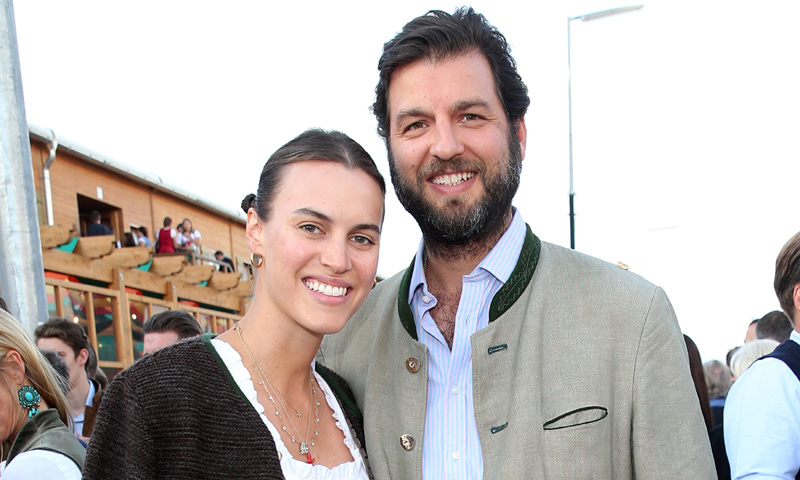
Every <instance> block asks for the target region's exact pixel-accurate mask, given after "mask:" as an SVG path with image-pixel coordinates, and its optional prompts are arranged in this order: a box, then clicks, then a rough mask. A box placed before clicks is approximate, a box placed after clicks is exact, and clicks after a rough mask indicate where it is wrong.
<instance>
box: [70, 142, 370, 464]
mask: <svg viewBox="0 0 800 480" xmlns="http://www.w3.org/2000/svg"><path fill="white" fill-rule="evenodd" d="M385 191H386V186H385V183H384V180H383V178H382V177H381V175H380V173H378V170H377V168H376V167H375V164H374V163H373V161H372V159H371V158H370V156H369V155H368V154H367V153H366V151H364V149H363V148H362V147H361V146H360V145H359V144H358V143H356V142H355V141H353V140H352V139H350V138H349V137H347V136H346V135H344V134H342V133H339V132H326V131H322V130H309V131H307V132H305V133H303V134H301V135H300V136H298V137H297V138H295V139H294V140H292V141H290V142H289V143H287V144H286V145H284V146H283V147H281V148H280V149H279V150H278V151H276V152H275V153H274V154H273V155H272V156H271V157H270V159H269V160H268V161H267V163H266V164H265V166H264V169H263V171H262V173H261V177H260V180H259V184H258V191H257V192H258V193H257V194H256V195H248V196H247V197H246V198H245V200H244V201H243V202H242V208H243V209H244V210H245V212H247V225H246V236H247V242H248V245H249V247H250V249H251V251H252V255H251V258H252V262H253V266H254V267H256V270H257V276H256V285H255V290H254V294H253V301H252V303H251V306H250V309H249V310H248V312H247V314H246V315H245V316H244V317H243V318H242V320H241V321H240V322H239V323H237V324H236V326H235V327H234V329H233V330H231V331H228V332H225V333H223V334H222V335H220V336H219V337H216V338H214V337H212V336H211V335H208V334H207V335H204V336H203V337H202V338H195V339H190V340H186V341H183V342H179V343H178V344H176V345H173V346H170V347H167V348H165V349H163V350H159V351H158V352H156V353H154V354H153V355H150V356H148V357H147V358H144V359H142V360H140V361H139V362H138V363H136V364H135V365H134V366H133V367H131V368H130V369H128V370H127V371H125V372H123V373H121V374H119V375H118V376H117V378H116V379H115V381H114V382H113V383H112V384H111V386H110V387H109V389H108V393H107V395H106V397H105V399H104V403H103V407H102V409H101V411H100V415H99V418H98V422H97V426H96V427H95V431H94V435H93V437H92V442H91V446H90V449H89V452H88V457H87V467H86V469H85V471H84V478H105V476H106V475H107V473H108V472H109V471H111V469H112V468H113V469H114V470H113V471H115V472H119V473H120V474H121V475H125V477H124V478H197V476H198V475H199V473H198V472H203V473H202V476H204V477H207V478H212V477H213V478H223V477H227V478H265V476H264V475H265V472H266V475H267V477H266V478H326V479H338V478H348V479H366V478H370V474H369V473H368V471H367V466H366V465H367V463H366V453H365V451H364V450H363V448H362V445H363V428H362V427H361V412H359V411H358V408H357V407H356V406H355V400H354V398H353V396H352V393H351V392H350V389H349V388H348V387H347V385H346V384H345V383H344V381H343V380H342V379H341V377H339V376H338V375H337V374H335V373H333V372H332V371H330V370H328V369H326V368H325V367H323V366H320V365H316V364H315V363H314V356H315V354H316V352H317V350H318V349H319V345H320V343H321V341H322V338H323V336H324V335H325V334H328V333H335V332H338V331H339V330H341V329H342V328H343V327H344V325H345V322H347V320H348V319H349V318H350V317H351V316H352V315H353V313H355V311H356V310H357V309H358V308H359V307H360V306H361V304H362V303H363V302H364V300H365V298H366V296H367V294H368V293H369V291H370V289H371V287H372V285H373V280H374V278H375V273H376V270H377V266H378V248H379V245H380V237H381V228H382V223H383V215H384V195H385ZM134 399H137V400H134ZM184 399H186V400H184ZM342 419H344V420H345V421H344V422H343V421H341V420H342ZM131 426H135V427H136V428H131ZM120 432H126V434H125V435H123V436H122V437H120ZM209 452H213V455H214V461H213V462H209V461H208V460H209V458H208V455H209ZM121 467H122V468H121Z"/></svg>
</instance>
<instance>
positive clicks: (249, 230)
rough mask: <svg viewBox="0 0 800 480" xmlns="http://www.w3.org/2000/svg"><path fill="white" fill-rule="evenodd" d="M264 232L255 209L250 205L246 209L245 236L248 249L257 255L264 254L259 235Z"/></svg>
mask: <svg viewBox="0 0 800 480" xmlns="http://www.w3.org/2000/svg"><path fill="white" fill-rule="evenodd" d="M263 233H264V224H262V223H261V222H260V221H259V220H258V214H257V213H256V209H255V208H253V207H250V208H249V209H248V210H247V223H245V238H246V239H247V246H248V247H250V251H251V252H253V253H257V254H259V255H262V256H263V255H264V246H263V245H262V244H261V237H262V235H263Z"/></svg>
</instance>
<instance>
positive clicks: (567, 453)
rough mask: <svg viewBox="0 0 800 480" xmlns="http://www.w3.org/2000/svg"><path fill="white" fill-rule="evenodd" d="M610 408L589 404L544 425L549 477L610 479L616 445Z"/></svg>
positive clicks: (558, 416) (556, 417) (546, 472)
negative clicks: (612, 434) (609, 415)
mask: <svg viewBox="0 0 800 480" xmlns="http://www.w3.org/2000/svg"><path fill="white" fill-rule="evenodd" d="M607 417H608V409H606V408H605V407H600V406H587V407H582V408H578V409H575V410H571V411H568V412H564V413H563V414H560V415H557V416H555V417H553V418H552V419H550V420H548V421H546V422H545V423H544V425H542V429H543V430H544V432H543V438H544V447H545V448H544V450H545V451H544V454H545V458H544V465H545V474H546V476H547V478H548V479H549V478H564V479H567V478H569V479H581V480H583V479H610V478H612V468H611V463H612V462H611V457H612V454H613V449H614V445H613V442H612V438H611V421H610V420H609V419H608V418H607Z"/></svg>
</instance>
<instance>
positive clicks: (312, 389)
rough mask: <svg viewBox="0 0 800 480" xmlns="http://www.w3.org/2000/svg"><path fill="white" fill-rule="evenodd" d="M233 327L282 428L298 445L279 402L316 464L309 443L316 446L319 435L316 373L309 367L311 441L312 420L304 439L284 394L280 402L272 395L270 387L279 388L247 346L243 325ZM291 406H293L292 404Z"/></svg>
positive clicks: (302, 451)
mask: <svg viewBox="0 0 800 480" xmlns="http://www.w3.org/2000/svg"><path fill="white" fill-rule="evenodd" d="M233 329H234V330H236V333H237V334H238V335H239V340H241V342H242V345H244V349H245V351H246V352H247V356H248V357H250V362H251V363H252V364H253V366H254V367H255V369H256V373H257V374H258V377H259V380H258V384H259V385H261V386H262V387H264V391H266V392H267V398H269V401H270V402H272V406H273V407H275V416H276V417H278V420H280V422H281V428H282V429H283V431H284V432H285V433H286V435H288V436H289V438H290V439H291V440H292V443H294V444H295V445H297V440H295V438H294V435H292V434H291V432H289V430H288V429H287V428H286V423H284V421H283V417H282V416H281V412H280V410H278V403H280V404H281V408H283V412H284V413H285V414H286V417H287V418H288V419H289V424H290V425H291V426H292V429H293V430H294V432H295V433H296V434H297V437H298V438H300V444H299V448H300V455H305V456H306V459H307V461H308V463H310V464H312V465H313V464H314V459H313V458H311V452H310V447H309V444H310V446H315V443H314V439H315V438H317V436H319V429H318V425H319V402H318V401H317V389H316V387H314V380H313V378H314V375H313V373H312V371H311V369H310V368H309V369H308V390H309V397H310V398H311V404H310V405H309V406H308V414H309V416H310V415H311V409H312V407H313V409H314V436H312V437H311V438H310V440H311V441H310V442H309V434H310V433H311V421H310V420H309V422H308V426H307V427H306V436H305V440H303V438H302V437H301V435H300V432H299V431H298V429H297V427H295V425H294V422H293V421H292V418H291V417H292V416H291V415H289V412H288V411H287V410H286V406H285V405H284V404H283V401H282V400H281V398H280V397H281V396H283V395H282V394H280V396H278V402H277V403H276V402H275V396H273V395H272V392H271V391H270V388H271V389H272V390H274V391H275V392H276V393H279V392H278V389H277V388H275V386H274V385H272V383H271V382H270V381H269V378H268V377H267V375H266V374H265V373H264V371H263V370H261V365H259V364H258V361H257V360H256V358H255V356H254V355H253V352H251V351H250V347H248V346H247V342H245V341H244V337H243V336H242V327H240V326H239V323H238V322H237V323H236V324H235V325H234V326H233ZM267 385H269V388H267ZM286 401H287V402H288V401H289V400H288V399H287V400H286ZM290 406H291V404H290ZM292 409H294V407H293V406H292ZM295 410H296V409H295ZM297 417H298V418H300V411H299V410H297Z"/></svg>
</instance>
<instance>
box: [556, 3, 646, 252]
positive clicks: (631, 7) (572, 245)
mask: <svg viewBox="0 0 800 480" xmlns="http://www.w3.org/2000/svg"><path fill="white" fill-rule="evenodd" d="M643 6H644V5H628V6H625V7H617V8H609V9H608V10H600V11H599V12H592V13H586V14H584V15H576V16H574V17H567V89H568V96H569V247H570V248H571V249H573V250H575V184H574V182H573V175H572V59H571V43H572V33H571V28H570V26H571V25H572V21H573V20H581V21H583V22H588V21H590V20H597V19H598V18H603V17H610V16H611V15H617V14H619V13H625V12H630V11H631V10H639V9H640V8H642V7H643Z"/></svg>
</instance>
